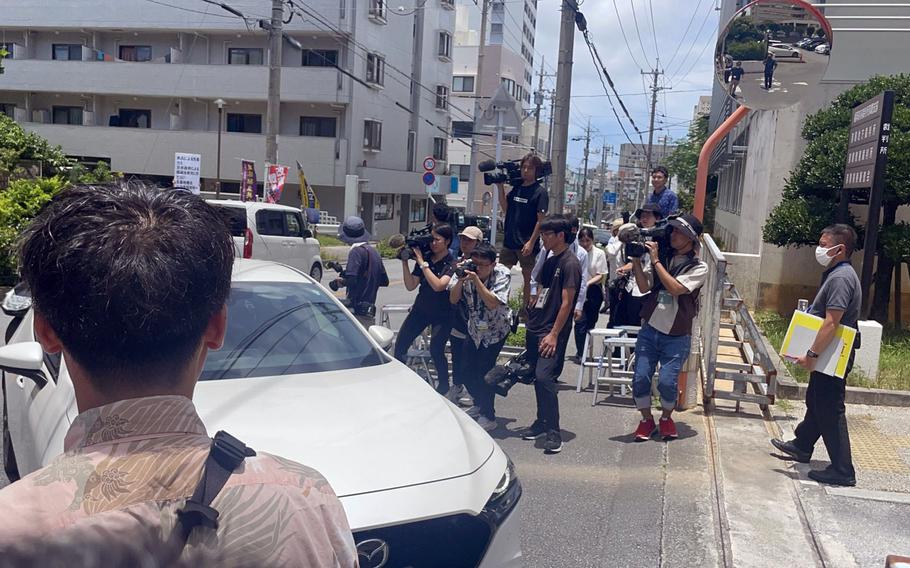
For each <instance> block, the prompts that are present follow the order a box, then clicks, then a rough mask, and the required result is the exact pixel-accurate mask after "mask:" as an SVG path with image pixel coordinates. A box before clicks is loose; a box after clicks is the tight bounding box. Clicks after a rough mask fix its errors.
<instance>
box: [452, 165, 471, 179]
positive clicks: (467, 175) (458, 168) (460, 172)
mask: <svg viewBox="0 0 910 568" xmlns="http://www.w3.org/2000/svg"><path fill="white" fill-rule="evenodd" d="M452 173H453V174H456V175H457V176H458V181H471V164H457V165H454V166H452Z"/></svg>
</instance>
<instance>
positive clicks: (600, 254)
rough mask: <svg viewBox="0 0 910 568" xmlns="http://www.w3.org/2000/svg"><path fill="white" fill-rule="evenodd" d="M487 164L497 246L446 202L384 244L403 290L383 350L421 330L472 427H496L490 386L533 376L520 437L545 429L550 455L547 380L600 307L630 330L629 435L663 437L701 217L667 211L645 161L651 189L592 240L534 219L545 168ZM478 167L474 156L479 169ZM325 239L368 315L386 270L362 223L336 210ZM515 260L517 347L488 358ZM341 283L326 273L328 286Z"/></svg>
mask: <svg viewBox="0 0 910 568" xmlns="http://www.w3.org/2000/svg"><path fill="white" fill-rule="evenodd" d="M496 167H502V169H503V173H487V174H485V178H487V179H486V181H488V182H490V183H496V184H497V185H498V191H499V197H500V202H501V205H502V210H503V214H504V217H505V223H504V234H503V237H504V238H503V248H502V249H501V250H497V249H496V248H495V247H494V246H493V245H491V244H489V243H487V242H485V241H484V234H483V232H482V231H481V229H479V228H478V227H474V226H468V227H464V228H463V229H462V230H461V231H460V232H459V231H457V229H455V227H456V223H455V222H454V221H455V218H454V215H453V214H452V211H451V210H450V209H449V208H448V207H446V206H445V205H442V204H437V205H436V206H435V207H434V208H433V215H432V223H431V224H429V225H428V226H427V227H426V228H425V229H423V230H419V231H414V232H412V233H411V234H410V235H408V237H406V238H400V239H399V242H396V243H392V244H393V246H398V247H400V251H399V254H398V258H399V260H400V262H401V266H402V277H403V280H404V285H405V288H407V290H408V291H413V290H417V296H416V298H415V300H414V303H413V306H412V308H411V310H410V312H409V313H408V315H407V317H406V319H405V321H404V323H403V324H402V326H401V328H400V330H399V333H398V338H397V341H396V345H395V351H394V353H395V357H396V358H397V359H399V360H400V361H402V362H405V363H407V362H408V360H409V358H410V357H409V351H410V350H411V347H412V344H413V342H414V341H415V339H417V338H418V337H419V336H420V335H421V334H423V333H424V331H425V330H427V329H429V331H430V343H429V353H430V357H431V358H432V360H433V365H434V368H435V370H436V374H437V379H438V380H437V383H436V384H437V390H438V392H439V393H440V394H441V395H443V396H446V397H447V398H448V399H449V400H450V401H452V402H453V403H456V404H462V405H464V406H469V408H468V410H467V412H468V414H469V415H471V416H472V417H473V418H474V419H475V420H476V421H477V422H478V424H480V426H481V427H483V428H484V429H486V430H492V429H495V428H496V426H497V423H496V412H495V404H494V400H495V395H496V394H497V393H498V394H501V395H503V396H504V395H505V394H506V393H507V392H508V390H509V388H510V387H511V386H512V385H514V384H515V383H516V382H525V383H528V384H533V385H534V389H535V395H536V399H537V412H536V417H535V419H534V421H533V423H532V424H531V425H530V426H529V427H528V428H527V429H526V430H525V431H524V432H523V433H522V436H523V437H524V438H525V439H528V440H535V439H538V438H540V437H545V440H544V450H545V452H546V453H557V452H559V451H560V450H561V449H562V438H561V434H560V423H559V403H558V400H557V383H558V382H559V377H560V375H561V374H562V370H563V366H564V362H565V359H566V356H567V354H566V351H567V348H568V345H569V342H570V339H571V337H572V329H573V327H574V339H575V341H574V343H575V355H574V360H575V362H576V363H578V362H581V360H582V359H583V358H584V356H585V354H584V346H585V339H586V337H587V336H588V333H589V332H590V330H591V329H593V328H594V327H596V325H597V323H598V319H599V316H600V314H601V313H609V318H608V321H607V327H621V326H632V327H634V328H636V329H637V343H636V346H635V353H636V359H635V367H634V378H633V396H634V399H635V403H636V407H637V408H638V409H639V410H640V412H641V415H642V419H641V422H640V424H639V426H638V428H637V430H636V432H635V434H634V436H635V438H636V439H637V440H640V441H644V440H647V439H650V438H651V436H652V435H653V434H654V433H655V432H657V431H659V433H660V436H661V437H662V438H664V439H672V438H675V437H676V436H677V432H676V427H675V425H674V423H673V420H672V418H671V414H672V411H673V408H674V407H675V405H676V399H677V377H678V375H679V372H680V370H681V368H682V365H683V364H684V363H685V361H686V358H687V357H688V353H689V347H690V337H691V330H692V322H693V319H694V317H695V313H696V310H697V305H698V292H699V288H700V287H701V286H702V285H703V283H704V281H705V276H706V273H707V268H706V266H705V264H704V263H703V262H701V261H700V260H699V258H698V255H697V252H698V243H699V236H700V235H701V232H702V227H701V223H700V222H699V221H698V219H696V218H695V217H693V216H691V215H675V213H676V209H677V207H678V200H677V197H676V194H675V193H673V191H672V190H670V189H669V188H668V187H667V186H666V183H667V179H668V177H669V174H668V172H667V170H666V169H665V168H663V167H660V166H659V167H657V168H655V169H654V171H653V172H652V173H651V182H652V188H653V191H652V193H650V194H649V196H648V199H647V200H646V202H645V203H644V204H643V205H642V207H641V208H639V209H638V210H637V211H635V213H634V217H635V222H634V223H629V222H627V221H628V220H629V219H628V218H624V219H617V220H615V221H614V222H613V223H612V225H611V232H612V237H611V238H610V240H609V242H608V243H607V244H606V246H605V247H604V248H599V247H597V246H595V245H594V231H593V230H592V229H591V228H590V227H580V226H579V220H578V219H577V218H573V217H570V216H567V215H561V214H550V215H548V214H547V212H548V210H549V195H548V193H547V191H546V189H544V188H543V186H542V185H541V183H540V180H541V178H542V177H543V176H545V175H546V174H547V173H548V172H549V170H548V169H547V168H548V164H545V163H544V162H542V161H541V160H540V158H538V157H537V156H536V155H528V156H526V157H525V158H524V159H522V160H521V161H520V162H518V163H513V164H510V165H509V167H508V168H506V167H504V166H502V165H496ZM491 169H492V167H491V166H490V165H487V167H486V169H485V171H487V172H490V171H491ZM506 184H508V185H510V186H511V189H510V190H509V191H508V192H506V188H505V185H506ZM339 236H340V237H341V238H342V240H344V241H345V242H348V243H350V244H352V249H351V252H350V255H349V258H348V265H347V269H346V270H345V274H347V275H348V276H346V282H347V287H348V305H349V306H350V307H352V309H354V310H355V312H354V313H355V314H356V315H357V317H358V319H360V321H361V322H363V323H364V324H365V325H367V324H370V323H372V322H373V318H372V313H371V311H370V310H369V309H368V305H369V304H370V303H375V298H376V291H377V290H378V287H380V286H383V285H388V277H387V275H386V274H385V271H384V269H382V263H381V261H379V258H378V256H379V255H378V253H377V252H376V251H375V249H373V248H372V247H371V246H370V245H368V244H362V243H365V242H366V241H367V240H368V239H369V235H368V234H367V233H366V231H365V229H364V228H363V221H362V220H360V219H359V218H356V217H355V218H350V219H348V220H347V221H346V222H345V224H344V225H343V226H342V227H341V230H340V233H339ZM515 265H519V266H520V268H521V272H522V288H523V293H522V294H521V296H520V297H521V298H522V299H523V301H522V302H521V304H520V306H521V307H520V309H519V312H520V317H521V319H522V320H524V321H525V322H526V343H525V350H524V351H523V352H522V353H521V354H520V355H518V356H516V357H513V358H512V359H511V360H510V361H509V363H508V364H506V365H501V366H497V365H496V362H497V358H498V357H499V355H500V352H501V350H502V348H503V346H504V344H505V341H506V338H507V336H508V335H509V333H510V332H513V331H515V329H516V327H517V323H518V318H519V314H518V313H513V312H512V310H511V309H510V307H509V294H510V292H511V290H510V288H511V280H512V279H511V269H512V268H513V267H514V266H515ZM344 282H345V279H344V278H341V279H340V280H337V281H335V283H334V285H333V288H335V289H337V286H338V285H340V283H344ZM602 307H603V308H604V310H602V309H601V308H602ZM374 310H375V307H374V308H373V311H374ZM363 314H366V315H363ZM639 328H640V329H639ZM447 345H449V346H450V352H451V369H450V365H449V359H448V357H447V356H446V346H447ZM658 365H659V366H660V370H659V373H658V391H659V393H660V401H661V409H662V414H661V417H660V420H659V422H658V423H655V420H654V417H653V416H652V414H651V410H650V407H651V377H652V376H653V374H654V372H655V370H656V369H657V366H658ZM450 370H451V373H450Z"/></svg>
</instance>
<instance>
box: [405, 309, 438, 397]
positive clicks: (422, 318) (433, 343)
mask: <svg viewBox="0 0 910 568" xmlns="http://www.w3.org/2000/svg"><path fill="white" fill-rule="evenodd" d="M428 326H432V328H431V330H430V332H431V333H432V335H433V336H432V338H431V339H430V355H431V356H432V357H433V366H434V367H436V376H437V377H438V379H439V384H438V386H437V387H436V390H437V391H439V393H440V394H445V393H447V392H449V361H448V360H447V359H446V342H447V341H448V340H449V332H450V331H451V329H452V319H451V316H450V314H445V317H443V318H440V317H439V316H438V315H435V314H427V313H424V312H422V311H417V310H412V311H411V313H409V314H408V317H406V318H405V320H404V323H403V324H401V329H400V330H399V331H398V339H396V340H395V358H396V359H398V360H399V361H401V362H402V363H407V361H408V349H409V348H410V347H411V344H412V343H414V340H415V339H417V336H419V335H420V334H421V333H422V332H423V330H424V329H426V328H427V327H428Z"/></svg>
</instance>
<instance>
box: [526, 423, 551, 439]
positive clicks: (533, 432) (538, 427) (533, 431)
mask: <svg viewBox="0 0 910 568" xmlns="http://www.w3.org/2000/svg"><path fill="white" fill-rule="evenodd" d="M546 433H547V427H546V426H544V424H543V422H539V421H537V420H535V421H534V423H533V424H531V426H529V427H528V429H527V430H525V431H524V432H522V433H521V439H522V440H536V439H537V438H540V437H541V436H543V435H544V434H546Z"/></svg>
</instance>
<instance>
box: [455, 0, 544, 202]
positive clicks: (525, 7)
mask: <svg viewBox="0 0 910 568" xmlns="http://www.w3.org/2000/svg"><path fill="white" fill-rule="evenodd" d="M489 9H490V13H489V17H488V27H487V35H486V45H485V47H484V63H483V81H482V88H483V92H477V90H476V87H477V55H478V51H479V50H480V23H481V12H480V8H479V7H478V5H477V4H475V3H474V2H473V1H469V0H456V5H455V58H454V65H453V71H452V72H453V77H452V88H451V97H450V101H451V105H452V109H451V112H452V136H451V137H450V139H449V165H450V171H451V173H452V174H453V175H455V176H457V177H458V192H457V193H453V194H452V195H450V196H449V199H448V202H449V203H450V204H451V205H453V206H456V207H466V206H467V194H468V185H469V180H470V170H471V147H470V145H471V132H472V129H473V118H474V103H475V101H476V100H477V98H478V97H480V98H481V104H483V105H486V104H487V102H488V101H489V98H490V97H492V96H493V94H494V93H495V92H496V90H497V89H499V86H500V84H504V85H505V86H506V89H507V90H508V92H509V94H510V95H511V96H512V97H513V98H514V99H515V101H516V104H517V105H518V107H519V108H520V109H521V116H522V117H523V118H524V120H523V122H522V125H521V133H520V134H512V135H507V136H506V137H505V139H504V143H503V151H502V159H504V160H511V159H517V158H521V157H522V156H524V155H525V154H527V153H528V152H529V151H530V150H531V149H537V151H538V152H539V153H541V154H544V155H548V154H549V148H547V147H546V146H547V142H546V140H547V139H548V137H549V136H548V132H549V128H548V123H547V120H546V118H545V117H544V118H543V119H542V120H541V121H540V124H539V127H538V128H537V130H538V139H537V140H536V141H535V140H534V131H535V117H534V116H533V115H531V114H529V113H530V110H531V107H532V101H533V92H534V87H533V85H534V84H535V83H534V66H535V64H539V62H538V61H536V60H535V51H534V37H535V30H536V27H537V0H521V1H503V0H492V1H491V2H490V8H489ZM494 155H495V139H494V137H493V136H481V137H480V139H479V158H478V161H482V160H484V159H489V158H490V157H492V156H494ZM475 180H476V181H475V184H476V185H475V193H474V195H475V211H481V210H482V211H484V212H485V213H486V214H489V213H490V210H491V203H490V198H491V193H490V192H491V188H489V187H486V186H484V185H483V178H482V176H481V175H477V176H475ZM485 194H486V197H485Z"/></svg>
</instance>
